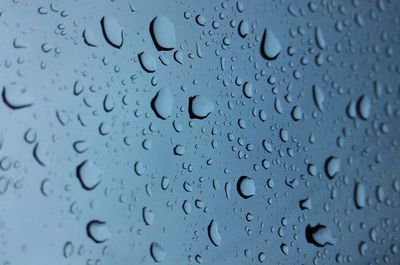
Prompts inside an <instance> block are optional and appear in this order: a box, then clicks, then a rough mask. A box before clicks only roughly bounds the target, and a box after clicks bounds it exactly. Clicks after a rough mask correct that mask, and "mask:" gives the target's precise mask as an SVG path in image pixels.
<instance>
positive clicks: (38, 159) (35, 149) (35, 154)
mask: <svg viewBox="0 0 400 265" xmlns="http://www.w3.org/2000/svg"><path fill="white" fill-rule="evenodd" d="M38 146H39V143H36V144H35V146H34V147H33V157H34V158H35V160H36V162H38V163H39V165H41V166H42V167H45V166H46V164H45V163H44V162H43V161H42V160H40V158H39V156H38V155H37V153H36V152H37V148H38Z"/></svg>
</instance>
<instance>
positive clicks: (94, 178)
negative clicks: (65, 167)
mask: <svg viewBox="0 0 400 265" xmlns="http://www.w3.org/2000/svg"><path fill="white" fill-rule="evenodd" d="M76 174H77V177H78V179H79V182H80V183H81V185H82V188H84V189H85V190H93V189H94V188H96V187H97V186H98V185H99V184H100V182H101V180H102V178H103V171H102V170H101V169H100V168H99V167H97V165H96V164H95V163H94V162H92V161H91V160H85V161H83V162H82V163H81V164H79V166H78V167H77V169H76Z"/></svg>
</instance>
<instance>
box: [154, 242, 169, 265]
mask: <svg viewBox="0 0 400 265" xmlns="http://www.w3.org/2000/svg"><path fill="white" fill-rule="evenodd" d="M150 255H151V257H152V258H153V260H154V261H155V262H162V261H164V260H165V258H166V257H167V253H166V252H165V250H164V249H163V248H162V247H161V246H160V244H158V243H157V242H153V243H151V245H150Z"/></svg>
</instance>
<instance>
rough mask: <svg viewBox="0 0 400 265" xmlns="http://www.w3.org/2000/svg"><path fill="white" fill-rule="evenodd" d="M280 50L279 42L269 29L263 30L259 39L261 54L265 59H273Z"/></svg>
mask: <svg viewBox="0 0 400 265" xmlns="http://www.w3.org/2000/svg"><path fill="white" fill-rule="evenodd" d="M281 50H282V46H281V43H280V42H279V40H278V38H277V37H276V36H275V34H274V33H273V32H272V30H270V29H265V30H264V35H263V37H262V41H261V55H262V56H263V57H264V58H265V59H269V60H273V59H276V57H278V55H279V53H280V52H281Z"/></svg>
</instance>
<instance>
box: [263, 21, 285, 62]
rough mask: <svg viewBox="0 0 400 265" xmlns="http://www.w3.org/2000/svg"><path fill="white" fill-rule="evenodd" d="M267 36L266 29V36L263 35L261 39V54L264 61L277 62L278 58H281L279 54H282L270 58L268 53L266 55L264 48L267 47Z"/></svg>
mask: <svg viewBox="0 0 400 265" xmlns="http://www.w3.org/2000/svg"><path fill="white" fill-rule="evenodd" d="M266 35H267V30H266V29H264V34H263V36H262V39H261V45H260V53H261V56H262V57H263V58H264V59H266V60H271V61H272V60H275V59H276V58H278V56H279V54H281V52H278V54H277V55H276V56H275V57H268V55H267V54H266V53H264V49H263V47H264V45H265V40H266Z"/></svg>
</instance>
